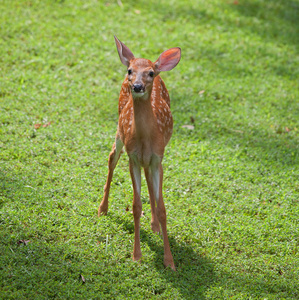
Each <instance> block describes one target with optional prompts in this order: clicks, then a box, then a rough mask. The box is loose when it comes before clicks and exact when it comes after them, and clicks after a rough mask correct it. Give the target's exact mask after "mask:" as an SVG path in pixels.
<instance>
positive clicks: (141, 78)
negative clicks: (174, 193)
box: [98, 36, 181, 271]
mask: <svg viewBox="0 0 299 300" xmlns="http://www.w3.org/2000/svg"><path fill="white" fill-rule="evenodd" d="M114 39H115V43H116V48H117V51H118V54H119V58H120V61H121V62H122V64H123V65H125V66H126V67H127V74H126V77H125V79H124V81H123V83H122V86H121V90H120V95H119V103H118V114H119V120H118V127H117V132H116V137H115V142H114V144H113V147H112V151H111V153H110V155H109V159H108V176H107V181H106V184H105V187H104V196H103V200H102V202H101V204H100V206H99V210H98V216H101V215H106V214H107V211H108V197H109V191H110V185H111V181H112V177H113V172H114V169H115V167H116V165H117V162H118V160H119V158H120V155H121V153H122V152H123V146H124V147H125V149H126V152H127V154H128V157H129V170H130V175H131V180H132V185H133V217H134V248H133V261H140V260H141V256H142V254H141V248H140V218H141V214H142V203H141V199H140V193H141V168H143V169H144V174H145V178H146V182H147V186H148V192H149V198H150V206H151V229H152V231H153V232H154V233H160V225H161V228H162V237H163V243H164V265H165V267H170V268H171V269H172V270H174V271H175V270H176V269H175V265H174V261H173V256H172V254H171V250H170V246H169V240H168V235H167V226H166V209H165V205H164V202H163V195H162V182H163V168H162V159H163V155H164V150H165V147H166V145H167V143H168V142H169V140H170V138H171V135H172V131H173V118H172V114H171V111H170V98H169V93H168V91H167V89H166V86H165V84H164V82H163V80H162V78H161V77H160V75H159V74H160V72H163V71H170V70H172V69H173V68H174V67H175V66H176V65H177V64H178V63H179V61H180V59H181V49H180V48H179V47H175V48H171V49H168V50H166V51H164V52H163V53H162V54H161V55H160V56H159V58H158V59H157V60H156V61H155V62H151V61H150V60H148V59H144V58H135V56H134V55H133V53H132V52H131V50H130V49H129V48H128V47H127V46H126V45H125V44H124V43H122V42H121V41H120V40H119V39H118V38H117V37H116V36H114Z"/></svg>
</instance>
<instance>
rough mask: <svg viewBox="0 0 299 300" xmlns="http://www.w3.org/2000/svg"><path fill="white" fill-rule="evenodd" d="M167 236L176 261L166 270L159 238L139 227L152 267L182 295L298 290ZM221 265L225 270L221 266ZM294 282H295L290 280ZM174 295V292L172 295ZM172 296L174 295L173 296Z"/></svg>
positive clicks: (252, 294)
mask: <svg viewBox="0 0 299 300" xmlns="http://www.w3.org/2000/svg"><path fill="white" fill-rule="evenodd" d="M114 217H115V218H113V219H114V221H116V222H117V223H118V224H120V225H122V226H123V228H124V230H126V231H128V233H130V234H133V233H134V221H133V218H132V222H130V221H127V220H124V219H119V218H117V217H116V216H114ZM168 236H169V241H170V247H171V251H172V254H173V257H174V262H175V265H176V269H177V271H176V272H172V271H171V270H170V269H169V270H167V269H165V268H164V266H163V253H164V248H163V242H162V238H161V243H157V242H156V239H155V238H154V233H153V232H152V231H150V232H147V231H145V230H143V229H141V230H140V238H141V243H147V244H148V246H149V247H150V249H151V250H152V251H153V252H154V253H155V267H156V269H157V271H158V272H159V273H160V275H161V277H163V278H164V279H165V280H166V281H167V282H168V283H169V284H170V285H172V286H175V287H176V288H177V289H178V290H179V292H180V295H179V296H180V297H182V299H206V298H209V299H213V294H215V295H216V297H219V295H222V296H223V297H224V298H226V297H229V296H236V295H239V296H242V297H244V298H249V297H257V298H260V297H262V296H265V297H268V296H269V295H271V294H272V295H279V294H280V295H283V296H284V297H285V296H286V295H287V296H290V297H295V296H296V295H297V294H298V293H297V292H296V289H293V288H292V287H291V286H292V284H291V283H290V282H282V281H280V280H277V277H273V278H264V277H263V275H260V276H258V275H255V274H252V271H245V270H235V269H234V268H233V267H231V268H230V269H229V270H226V269H225V268H222V267H218V268H217V269H216V265H217V264H219V263H221V262H217V263H216V262H214V261H213V260H212V259H210V258H208V257H206V256H204V255H203V254H200V253H197V252H196V251H194V248H193V247H192V245H188V244H187V243H184V242H177V241H176V240H175V239H174V238H173V237H171V236H170V235H168ZM224 269H225V270H224ZM294 285H295V284H294ZM163 291H164V290H161V289H160V290H159V289H158V290H155V293H156V294H157V295H159V294H161V295H162V296H163ZM176 296H177V295H176ZM174 298H175V296H174Z"/></svg>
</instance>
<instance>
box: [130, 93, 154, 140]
mask: <svg viewBox="0 0 299 300" xmlns="http://www.w3.org/2000/svg"><path fill="white" fill-rule="evenodd" d="M133 110H134V127H135V132H136V138H137V139H140V140H144V139H147V140H148V139H149V138H150V137H151V135H152V132H153V127H154V126H155V122H154V120H155V118H154V113H153V109H152V104H151V97H150V94H149V96H148V97H146V98H141V97H139V98H133Z"/></svg>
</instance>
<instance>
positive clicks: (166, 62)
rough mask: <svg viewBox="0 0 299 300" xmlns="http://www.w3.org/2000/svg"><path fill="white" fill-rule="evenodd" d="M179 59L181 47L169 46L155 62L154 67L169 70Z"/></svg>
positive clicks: (159, 69)
mask: <svg viewBox="0 0 299 300" xmlns="http://www.w3.org/2000/svg"><path fill="white" fill-rule="evenodd" d="M180 59H181V48H179V47H176V48H171V49H168V50H166V51H164V52H163V53H162V54H161V55H160V57H159V58H158V59H157V61H156V62H155V66H156V69H157V70H158V71H159V72H161V71H170V70H171V69H173V68H174V67H175V66H176V65H177V64H178V63H179V61H180Z"/></svg>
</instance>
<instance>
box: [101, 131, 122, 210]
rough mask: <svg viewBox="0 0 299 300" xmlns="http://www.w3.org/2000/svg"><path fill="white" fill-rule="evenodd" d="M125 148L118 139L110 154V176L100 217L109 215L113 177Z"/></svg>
mask: <svg viewBox="0 0 299 300" xmlns="http://www.w3.org/2000/svg"><path fill="white" fill-rule="evenodd" d="M122 148H123V143H122V141H121V140H120V139H119V138H118V136H117V137H116V140H115V143H114V144H113V146H112V151H111V152H110V155H109V160H108V167H109V170H108V176H107V181H106V184H105V188H104V197H103V200H102V202H101V204H100V207H99V210H98V215H99V216H100V215H107V211H108V197H109V191H110V185H111V180H112V177H113V171H114V169H115V167H116V164H117V162H118V160H119V157H120V155H121V151H122Z"/></svg>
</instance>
